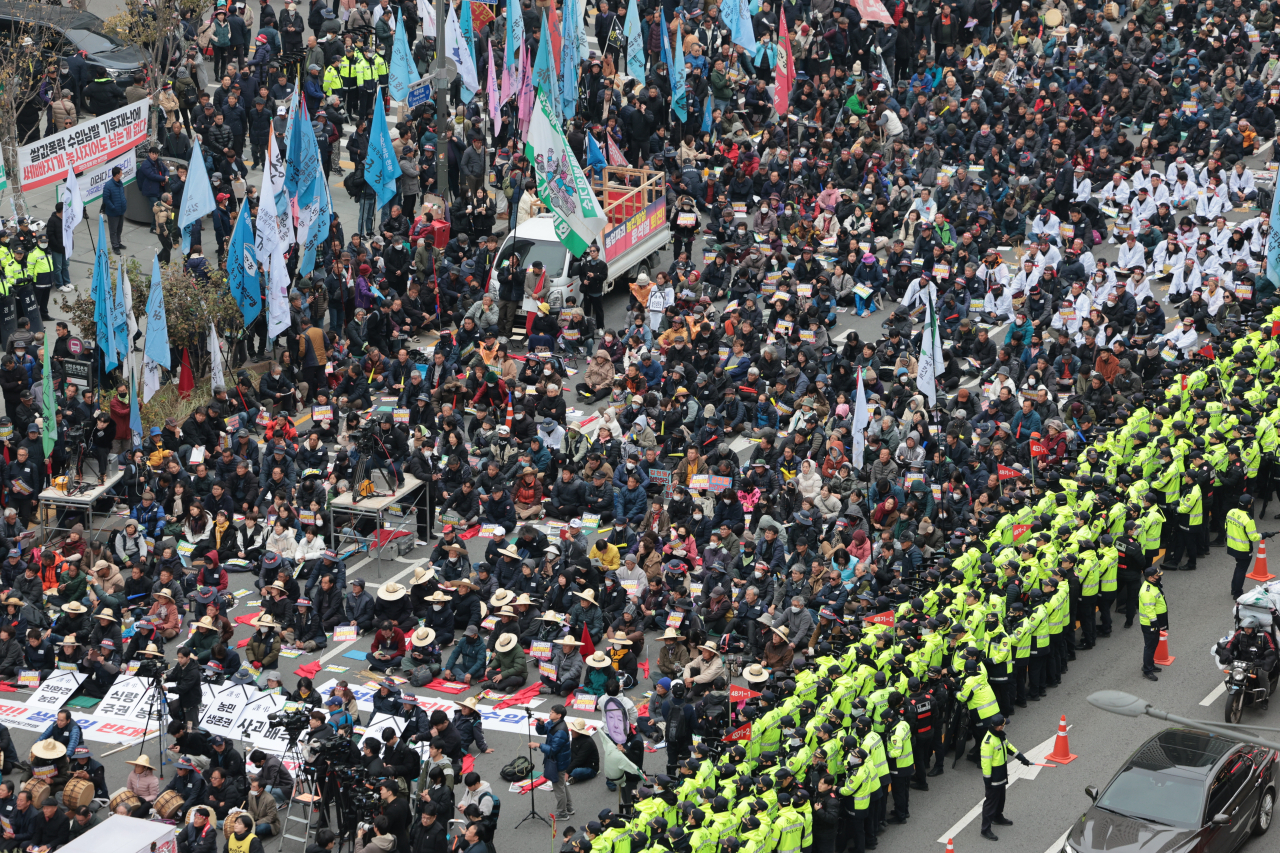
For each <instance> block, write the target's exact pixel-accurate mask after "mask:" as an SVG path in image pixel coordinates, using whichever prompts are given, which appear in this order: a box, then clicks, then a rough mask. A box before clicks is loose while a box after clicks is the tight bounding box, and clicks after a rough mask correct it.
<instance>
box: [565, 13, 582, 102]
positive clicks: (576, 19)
mask: <svg viewBox="0 0 1280 853" xmlns="http://www.w3.org/2000/svg"><path fill="white" fill-rule="evenodd" d="M561 20H562V22H563V26H564V39H563V41H562V42H561V44H560V103H561V105H562V112H563V114H564V117H565V118H567V119H568V118H573V117H574V116H575V115H577V114H578V66H579V64H581V62H582V55H581V52H580V50H579V47H578V34H579V32H580V28H579V26H578V24H579V23H580V22H581V20H582V13H581V12H579V11H578V4H577V0H564V17H563V18H562V19H561Z"/></svg>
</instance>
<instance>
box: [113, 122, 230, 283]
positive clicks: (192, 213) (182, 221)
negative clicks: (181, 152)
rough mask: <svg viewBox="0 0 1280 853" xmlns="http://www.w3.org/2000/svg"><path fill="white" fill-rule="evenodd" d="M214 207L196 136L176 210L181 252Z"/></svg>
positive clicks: (207, 171) (185, 249)
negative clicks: (193, 228) (179, 208)
mask: <svg viewBox="0 0 1280 853" xmlns="http://www.w3.org/2000/svg"><path fill="white" fill-rule="evenodd" d="M214 207H216V205H215V204H214V201H213V184H211V183H210V182H209V170H208V169H206V168H205V165H204V152H203V151H201V150H200V137H198V136H197V137H196V138H195V140H194V141H193V143H192V146H191V165H190V167H189V168H188V169H187V185H186V189H185V190H184V191H183V193H182V209H181V210H179V211H178V227H180V228H181V229H182V254H184V255H185V254H186V253H187V252H190V251H191V227H192V226H193V225H195V224H196V223H197V222H199V221H200V219H201V218H202V217H204V216H206V215H208V214H210V213H213V209H214ZM108 287H110V284H108Z"/></svg>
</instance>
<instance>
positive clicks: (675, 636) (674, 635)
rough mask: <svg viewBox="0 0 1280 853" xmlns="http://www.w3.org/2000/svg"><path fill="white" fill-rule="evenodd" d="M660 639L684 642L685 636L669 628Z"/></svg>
mask: <svg viewBox="0 0 1280 853" xmlns="http://www.w3.org/2000/svg"><path fill="white" fill-rule="evenodd" d="M658 639H659V640H683V639H684V635H683V634H681V633H680V632H679V631H677V630H676V629H675V628H672V627H670V626H668V627H667V630H665V631H663V632H662V636H661V637H659V638H658Z"/></svg>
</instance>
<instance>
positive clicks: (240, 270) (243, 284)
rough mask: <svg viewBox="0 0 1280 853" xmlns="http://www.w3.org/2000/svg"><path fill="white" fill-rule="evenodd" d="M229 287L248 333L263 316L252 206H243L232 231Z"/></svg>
mask: <svg viewBox="0 0 1280 853" xmlns="http://www.w3.org/2000/svg"><path fill="white" fill-rule="evenodd" d="M227 285H228V286H229V287H230V288H231V298H232V299H234V300H235V301H236V304H237V305H239V306H240V313H241V314H243V315H244V327H245V328H246V329H247V328H249V324H250V323H252V322H253V321H254V320H255V319H256V318H257V316H258V315H259V314H261V313H262V288H260V287H259V286H258V254H257V252H255V251H254V248H253V223H251V222H250V221H249V206H248V205H241V206H240V213H239V215H237V216H236V224H235V227H234V228H232V229H231V243H230V247H229V248H228V249H227Z"/></svg>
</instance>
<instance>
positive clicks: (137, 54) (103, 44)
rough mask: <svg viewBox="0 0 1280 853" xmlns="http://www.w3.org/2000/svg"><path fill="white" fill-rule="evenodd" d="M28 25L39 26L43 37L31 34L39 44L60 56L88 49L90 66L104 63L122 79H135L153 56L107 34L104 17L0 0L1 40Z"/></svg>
mask: <svg viewBox="0 0 1280 853" xmlns="http://www.w3.org/2000/svg"><path fill="white" fill-rule="evenodd" d="M24 24H33V25H35V26H36V27H38V28H39V30H40V38H39V39H37V38H36V34H35V33H32V34H31V38H32V39H33V40H34V41H36V42H37V46H39V47H41V48H43V49H44V50H47V51H50V52H52V53H53V54H54V55H56V56H69V55H72V54H74V53H77V52H78V51H84V53H85V58H86V60H87V61H88V62H89V63H90V65H100V66H102V67H103V68H105V69H106V71H107V73H108V74H110V75H111V77H112V78H113V79H115V80H118V81H128V80H130V79H132V78H133V74H134V72H135V71H137V70H139V69H141V68H144V67H145V66H146V64H147V62H148V61H149V59H150V54H149V53H147V51H145V50H143V49H142V48H140V47H137V46H136V45H131V44H125V43H124V42H122V41H120V39H118V38H116V37H115V36H113V35H111V34H109V33H107V32H106V31H105V30H104V28H103V20H102V19H101V18H99V17H98V16H97V15H94V14H92V13H90V12H81V11H79V10H77V9H71V8H67V7H64V6H46V5H43V4H40V3H6V2H0V39H4V38H5V37H6V36H12V35H16V33H15V30H17V29H20V28H21V26H22V25H24Z"/></svg>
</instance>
